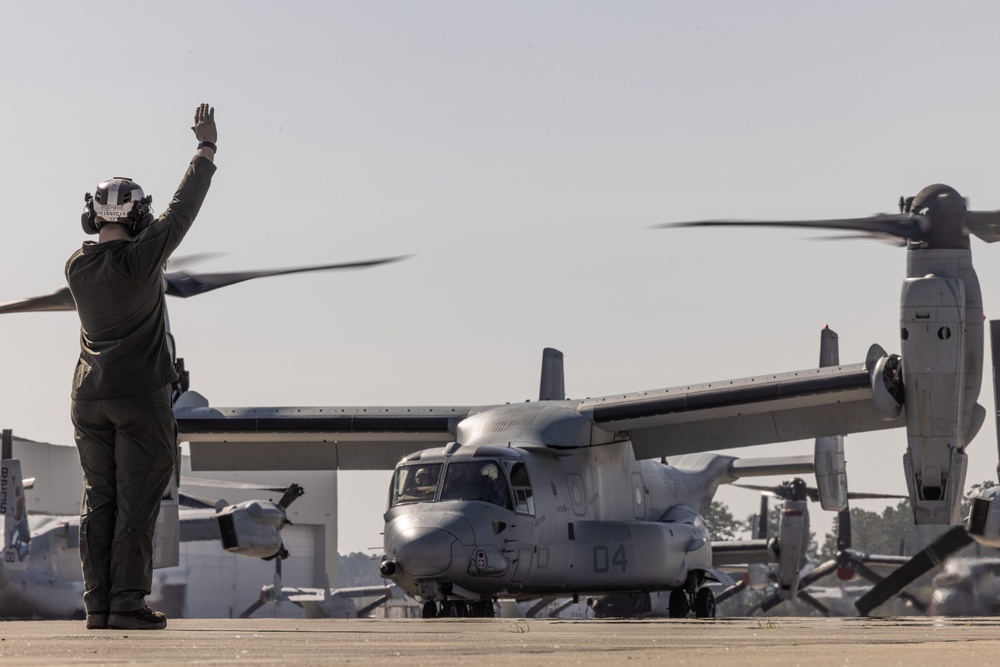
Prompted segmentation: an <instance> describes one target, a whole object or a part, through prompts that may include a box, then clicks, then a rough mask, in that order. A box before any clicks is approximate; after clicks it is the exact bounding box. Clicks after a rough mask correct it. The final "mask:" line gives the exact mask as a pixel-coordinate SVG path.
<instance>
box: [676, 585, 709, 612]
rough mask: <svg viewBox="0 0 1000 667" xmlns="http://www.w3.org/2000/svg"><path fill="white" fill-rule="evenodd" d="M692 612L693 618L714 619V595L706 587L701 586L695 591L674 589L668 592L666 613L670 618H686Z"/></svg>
mask: <svg viewBox="0 0 1000 667" xmlns="http://www.w3.org/2000/svg"><path fill="white" fill-rule="evenodd" d="M692 609H693V610H694V615H695V618H715V594H714V593H712V589H711V588H708V587H707V586H701V587H700V588H698V589H697V590H695V591H693V592H692V591H689V590H688V589H687V588H675V589H674V590H672V591H670V601H669V602H668V612H669V614H670V618H687V617H688V613H689V612H690V611H691V610H692Z"/></svg>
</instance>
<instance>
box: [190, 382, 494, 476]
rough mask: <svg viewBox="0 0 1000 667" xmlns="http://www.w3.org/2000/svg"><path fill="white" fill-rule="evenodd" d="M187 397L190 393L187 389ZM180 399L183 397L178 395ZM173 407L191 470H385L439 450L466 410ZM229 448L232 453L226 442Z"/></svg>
mask: <svg viewBox="0 0 1000 667" xmlns="http://www.w3.org/2000/svg"><path fill="white" fill-rule="evenodd" d="M188 393H189V394H194V392H188ZM185 396H187V395H185ZM185 396H182V397H181V399H179V400H178V402H177V404H176V405H175V407H174V413H175V415H176V417H177V428H178V440H180V441H182V442H190V443H192V444H193V446H192V447H191V468H192V470H392V469H393V468H394V467H395V465H396V464H397V463H398V462H399V460H400V459H402V458H403V457H404V456H406V455H407V454H410V453H413V452H417V451H420V450H423V449H431V448H433V447H439V446H444V445H446V444H447V443H449V442H451V441H452V440H454V439H455V429H456V427H457V425H458V422H460V421H462V419H464V418H465V417H467V416H468V415H469V414H471V413H472V412H474V411H475V410H476V408H472V407H457V406H444V407H430V406H423V407H416V406H414V407H392V408H386V407H352V408H337V407H301V408H300V407H288V408H223V409H216V408H212V407H209V406H208V405H207V401H205V400H204V399H203V398H201V397H200V396H197V395H196V394H195V397H194V399H193V400H192V399H188V400H185ZM234 443H237V444H238V445H239V446H238V448H234V447H233V444H234Z"/></svg>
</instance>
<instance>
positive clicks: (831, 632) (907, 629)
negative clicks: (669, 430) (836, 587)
mask: <svg viewBox="0 0 1000 667" xmlns="http://www.w3.org/2000/svg"><path fill="white" fill-rule="evenodd" d="M997 662H1000V619H994V618H986V619H984V618H976V619H971V618H968V619H967V618H949V619H933V618H923V617H905V618H890V619H858V618H831V619H827V618H780V617H775V618H757V617H755V618H741V619H726V620H716V621H697V620H666V619H662V620H661V619H656V620H628V621H625V620H622V621H600V620H585V621H561V620H548V619H546V620H540V619H530V620H524V619H463V620H458V619H431V620H419V619H412V620H379V619H349V620H342V619H337V620H294V619H248V620H228V619H227V620H216V619H210V620H209V619H179V620H171V621H170V622H169V626H168V628H167V629H166V630H161V631H123V630H87V629H85V627H84V624H83V622H81V621H9V622H0V665H18V666H24V665H31V666H34V665H111V664H139V665H175V664H205V665H247V664H250V665H291V666H294V667H300V666H306V665H331V664H333V665H337V664H355V665H435V666H436V667H439V666H441V665H476V666H477V667H480V666H482V665H504V666H508V667H509V666H514V665H517V666H518V667H520V666H522V665H560V666H563V665H602V666H607V665H609V664H626V663H627V664H647V663H649V664H651V663H656V664H671V665H684V664H686V665H699V666H702V665H735V666H743V665H761V666H765V665H766V666H767V667H774V666H775V665H780V666H781V667H791V666H793V665H809V666H810V667H814V666H816V665H879V666H880V667H881V666H883V665H907V666H913V665H936V666H940V665H954V664H973V665H974V664H997Z"/></svg>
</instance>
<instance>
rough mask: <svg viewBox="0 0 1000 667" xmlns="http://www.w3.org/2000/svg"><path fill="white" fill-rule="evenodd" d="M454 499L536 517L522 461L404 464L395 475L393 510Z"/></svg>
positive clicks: (478, 460) (390, 504) (392, 496)
mask: <svg viewBox="0 0 1000 667" xmlns="http://www.w3.org/2000/svg"><path fill="white" fill-rule="evenodd" d="M453 500H471V501H477V500H478V501H483V502H487V503H492V504H494V505H499V506H500V507H503V508H506V509H508V510H512V511H517V512H518V513H522V514H534V499H533V497H532V492H531V484H530V482H529V479H528V472H527V469H526V468H525V465H524V462H523V461H519V460H493V459H480V458H478V457H475V458H472V459H471V460H470V459H464V460H453V461H448V462H447V463H433V462H429V461H417V462H413V463H407V462H404V463H402V464H401V465H399V466H398V467H397V468H396V471H395V473H394V474H393V478H392V485H391V487H390V491H389V507H390V508H393V507H397V506H399V505H408V504H411V503H430V502H446V501H453Z"/></svg>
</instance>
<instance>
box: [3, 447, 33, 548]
mask: <svg viewBox="0 0 1000 667" xmlns="http://www.w3.org/2000/svg"><path fill="white" fill-rule="evenodd" d="M12 455H13V436H12V435H11V432H10V430H9V429H5V430H4V431H3V445H2V457H0V514H2V515H3V553H2V556H0V566H2V567H18V566H21V567H26V566H27V559H28V545H29V543H30V542H31V531H30V529H29V528H28V507H27V501H26V499H25V497H24V480H23V478H22V477H21V462H20V461H18V460H17V459H15V458H13V456H12Z"/></svg>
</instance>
